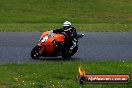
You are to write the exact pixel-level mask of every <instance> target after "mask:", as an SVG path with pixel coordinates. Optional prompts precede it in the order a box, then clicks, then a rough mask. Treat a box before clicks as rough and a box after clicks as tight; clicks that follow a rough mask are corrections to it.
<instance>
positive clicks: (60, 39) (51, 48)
mask: <svg viewBox="0 0 132 88" xmlns="http://www.w3.org/2000/svg"><path fill="white" fill-rule="evenodd" d="M77 35H78V38H82V37H83V36H84V34H77ZM67 36H68V35H67V34H66V33H62V34H59V33H53V32H52V31H46V32H44V33H43V34H42V35H41V37H40V39H39V43H38V44H37V46H35V47H34V48H33V49H32V51H31V57H32V59H38V58H40V57H57V56H62V57H63V58H69V57H71V56H73V55H74V54H75V53H76V52H77V50H78V45H76V46H75V47H74V48H73V49H72V50H70V49H69V48H66V47H65V46H67V45H66V44H65V45H64V46H63V43H64V42H65V39H66V37H67ZM59 44H61V45H62V46H61V48H58V47H59V46H58V45H59Z"/></svg>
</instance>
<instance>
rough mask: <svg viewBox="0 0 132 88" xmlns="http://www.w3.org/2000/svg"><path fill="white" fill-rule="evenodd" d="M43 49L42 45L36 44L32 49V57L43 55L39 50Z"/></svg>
mask: <svg viewBox="0 0 132 88" xmlns="http://www.w3.org/2000/svg"><path fill="white" fill-rule="evenodd" d="M40 49H41V47H40V46H38V45H37V46H35V47H34V48H33V49H32V51H31V57H32V59H39V57H40V56H41V55H40V54H39V50H40Z"/></svg>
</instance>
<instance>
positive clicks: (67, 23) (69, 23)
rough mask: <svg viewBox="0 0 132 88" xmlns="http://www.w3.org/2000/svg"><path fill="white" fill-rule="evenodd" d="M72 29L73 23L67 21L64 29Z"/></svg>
mask: <svg viewBox="0 0 132 88" xmlns="http://www.w3.org/2000/svg"><path fill="white" fill-rule="evenodd" d="M70 27H71V22H69V21H65V22H64V23H63V28H64V30H65V29H68V28H70Z"/></svg>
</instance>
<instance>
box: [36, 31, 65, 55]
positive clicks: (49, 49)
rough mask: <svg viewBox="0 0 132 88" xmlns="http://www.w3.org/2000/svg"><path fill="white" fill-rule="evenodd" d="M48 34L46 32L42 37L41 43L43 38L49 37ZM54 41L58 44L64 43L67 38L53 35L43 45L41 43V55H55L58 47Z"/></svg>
mask: <svg viewBox="0 0 132 88" xmlns="http://www.w3.org/2000/svg"><path fill="white" fill-rule="evenodd" d="M48 34H49V31H46V32H44V33H43V34H42V35H41V37H40V39H39V41H41V39H42V38H43V37H45V36H46V35H48ZM54 40H55V41H56V42H63V41H64V40H65V36H64V35H62V34H59V33H53V34H52V35H51V36H50V37H49V38H48V39H47V40H46V41H45V42H43V43H42V42H40V43H39V44H38V46H41V47H42V48H41V50H40V54H41V53H43V52H44V51H45V52H46V53H47V54H48V55H50V54H53V53H54V52H55V47H56V45H55V44H54V43H53V41H54Z"/></svg>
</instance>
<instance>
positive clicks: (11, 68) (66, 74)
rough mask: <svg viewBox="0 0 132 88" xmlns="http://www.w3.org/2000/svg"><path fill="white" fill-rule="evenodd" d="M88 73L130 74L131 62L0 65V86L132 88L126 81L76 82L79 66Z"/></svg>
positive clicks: (25, 87)
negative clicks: (107, 82) (108, 82)
mask: <svg viewBox="0 0 132 88" xmlns="http://www.w3.org/2000/svg"><path fill="white" fill-rule="evenodd" d="M80 65H82V66H83V68H84V69H85V70H86V73H88V74H130V75H132V61H123V62H121V61H119V62H116V61H115V62H114V61H99V62H83V61H65V62H64V61H59V62H57V61H56V62H52V61H45V62H39V63H32V64H1V65H0V88H10V87H11V88H106V87H107V88H131V85H132V82H130V83H129V84H84V85H79V84H77V82H76V76H77V75H78V67H79V66H80Z"/></svg>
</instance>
